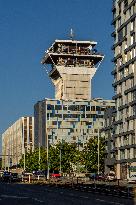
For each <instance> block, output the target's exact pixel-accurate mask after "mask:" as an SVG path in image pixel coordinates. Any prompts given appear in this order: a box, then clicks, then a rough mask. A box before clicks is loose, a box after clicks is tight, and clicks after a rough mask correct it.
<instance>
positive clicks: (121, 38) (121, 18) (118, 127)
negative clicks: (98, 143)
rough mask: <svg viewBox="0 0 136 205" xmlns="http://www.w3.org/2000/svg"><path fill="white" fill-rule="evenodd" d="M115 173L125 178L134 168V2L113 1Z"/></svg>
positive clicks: (135, 38)
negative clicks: (130, 169)
mask: <svg viewBox="0 0 136 205" xmlns="http://www.w3.org/2000/svg"><path fill="white" fill-rule="evenodd" d="M112 12H113V21H112V24H113V26H114V31H113V33H112V37H113V38H114V45H113V46H112V49H113V51H114V58H113V62H114V70H113V71H112V75H113V76H114V82H113V87H114V93H115V95H114V97H113V99H114V100H115V105H116V106H115V109H116V112H115V123H114V128H115V133H113V134H112V138H113V140H114V146H115V147H114V156H115V163H114V166H115V171H116V173H117V177H118V178H122V179H126V178H128V175H129V167H130V166H136V36H135V32H136V1H135V0H116V1H113V8H112Z"/></svg>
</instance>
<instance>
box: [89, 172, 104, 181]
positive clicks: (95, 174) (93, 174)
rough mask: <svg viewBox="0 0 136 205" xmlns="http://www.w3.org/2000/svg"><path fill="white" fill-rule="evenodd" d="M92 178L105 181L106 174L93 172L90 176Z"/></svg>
mask: <svg viewBox="0 0 136 205" xmlns="http://www.w3.org/2000/svg"><path fill="white" fill-rule="evenodd" d="M89 178H90V180H99V181H105V179H106V176H105V174H103V173H99V174H98V173H91V174H90V176H89Z"/></svg>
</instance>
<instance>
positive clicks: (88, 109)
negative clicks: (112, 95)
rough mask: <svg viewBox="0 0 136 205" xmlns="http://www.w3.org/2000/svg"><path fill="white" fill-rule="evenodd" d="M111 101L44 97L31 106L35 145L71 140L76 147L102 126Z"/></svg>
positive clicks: (81, 147)
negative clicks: (32, 109) (33, 118)
mask: <svg viewBox="0 0 136 205" xmlns="http://www.w3.org/2000/svg"><path fill="white" fill-rule="evenodd" d="M114 106H115V103H114V100H103V99H93V100H90V101H89V100H75V101H73V100H57V99H44V100H42V101H39V102H37V103H36V104H35V106H34V117H35V146H38V145H39V143H40V145H41V146H44V147H46V146H47V143H49V144H56V143H58V142H64V141H65V142H68V143H75V144H77V146H78V147H79V148H80V149H83V147H84V146H85V145H86V143H87V142H88V140H89V139H90V138H91V137H94V136H98V135H99V130H100V129H101V128H102V127H103V123H104V118H103V116H104V111H105V109H106V108H110V107H114Z"/></svg>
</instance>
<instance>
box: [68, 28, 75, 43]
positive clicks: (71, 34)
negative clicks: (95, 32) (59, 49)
mask: <svg viewBox="0 0 136 205" xmlns="http://www.w3.org/2000/svg"><path fill="white" fill-rule="evenodd" d="M69 36H70V39H71V40H73V38H74V36H75V34H74V31H73V29H72V28H71V29H70V34H69Z"/></svg>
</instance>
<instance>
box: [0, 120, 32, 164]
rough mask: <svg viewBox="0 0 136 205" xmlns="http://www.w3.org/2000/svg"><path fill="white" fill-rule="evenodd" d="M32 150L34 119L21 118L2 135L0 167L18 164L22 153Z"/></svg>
mask: <svg viewBox="0 0 136 205" xmlns="http://www.w3.org/2000/svg"><path fill="white" fill-rule="evenodd" d="M33 150H34V117H21V118H19V119H18V120H17V121H16V122H15V123H14V124H13V125H11V126H10V127H9V128H8V129H7V130H6V131H5V132H4V133H3V134H2V167H3V168H7V167H12V166H17V165H18V164H19V160H20V159H21V158H22V155H23V154H24V152H25V153H26V152H29V151H33Z"/></svg>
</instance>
